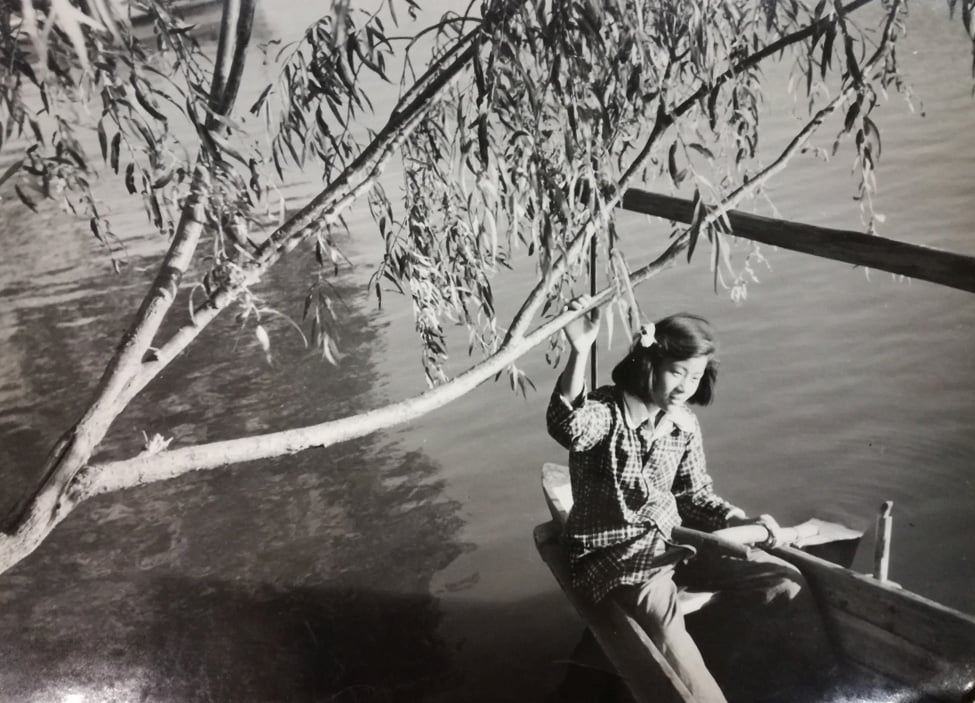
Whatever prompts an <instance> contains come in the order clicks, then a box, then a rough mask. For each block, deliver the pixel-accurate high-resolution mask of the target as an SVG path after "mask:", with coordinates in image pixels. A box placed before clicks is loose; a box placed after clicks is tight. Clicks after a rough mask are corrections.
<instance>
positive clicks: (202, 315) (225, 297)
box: [122, 28, 482, 402]
mask: <svg viewBox="0 0 975 703" xmlns="http://www.w3.org/2000/svg"><path fill="white" fill-rule="evenodd" d="M481 31H482V28H478V29H476V30H472V31H471V32H469V33H468V34H467V35H465V36H464V38H463V39H462V40H461V42H459V43H458V45H457V47H456V50H452V51H450V52H448V53H447V54H445V55H444V56H443V57H441V60H440V61H438V62H437V63H436V64H434V65H432V66H430V67H429V68H428V70H427V71H426V72H425V73H424V75H423V76H422V77H421V78H420V80H419V84H420V85H422V86H424V87H423V89H422V90H419V91H412V90H411V91H410V93H409V95H410V96H412V97H411V99H410V101H409V103H408V104H407V105H406V106H405V107H397V108H395V109H394V110H393V112H392V113H391V116H390V120H389V121H388V122H387V123H386V126H385V127H383V129H382V131H380V133H379V134H378V135H377V136H376V138H375V139H374V140H373V141H372V142H371V143H370V144H369V146H368V147H367V148H366V149H365V150H363V152H362V154H360V155H359V156H358V157H357V158H356V160H355V161H353V162H352V163H351V164H349V166H347V167H346V168H345V169H344V170H343V172H342V173H341V174H340V175H339V176H338V178H336V180H334V181H332V183H330V184H329V185H328V187H326V188H325V189H324V190H323V191H322V192H321V193H319V194H318V195H317V196H315V198H313V199H312V200H311V201H310V202H309V203H308V204H307V205H305V207H303V208H302V209H301V210H300V211H298V212H297V213H295V215H294V216H293V217H291V218H290V219H289V220H288V221H287V222H285V223H284V224H283V225H281V226H280V227H278V229H276V230H275V231H274V232H272V233H271V235H270V236H269V237H268V239H267V240H265V242H264V244H262V246H261V248H260V250H259V251H258V253H257V261H255V262H253V263H252V264H250V265H248V266H247V267H246V268H245V269H244V270H243V276H242V277H241V278H240V279H239V280H238V281H237V282H236V283H235V284H233V285H227V286H223V287H221V288H219V289H217V290H216V291H214V292H213V294H212V295H211V296H210V298H209V299H208V300H207V301H205V302H204V303H202V304H201V305H200V306H199V307H197V309H196V310H195V311H194V313H193V321H192V322H190V323H189V324H187V325H184V326H183V327H181V328H180V329H179V330H177V331H176V332H175V333H174V334H173V336H172V337H171V338H170V339H169V340H167V341H166V342H165V343H164V344H162V345H160V346H159V347H158V348H157V349H156V352H155V354H154V355H153V358H152V359H149V360H147V361H146V362H145V363H144V364H143V366H142V368H141V370H140V372H139V374H138V375H137V376H135V377H134V378H133V379H132V380H131V382H130V383H129V384H128V386H127V387H126V388H125V389H124V390H123V392H122V397H123V398H124V399H125V401H126V402H127V401H128V400H131V399H132V398H133V397H135V395H137V394H138V393H139V391H141V390H142V389H143V388H144V387H145V386H146V385H147V384H148V383H149V382H150V381H151V380H152V379H153V378H155V377H156V376H157V375H158V374H159V372H160V371H162V370H163V369H164V368H166V366H167V365H168V364H169V363H170V362H171V361H172V360H173V359H174V358H176V357H177V356H178V355H179V354H180V353H181V352H182V351H183V350H184V349H186V347H187V346H189V344H190V343H192V341H193V340H194V339H196V337H197V336H198V335H199V334H200V332H202V331H203V330H204V329H205V328H206V326H207V325H209V324H210V323H211V322H212V321H213V320H214V319H216V317H217V316H218V315H219V314H220V312H221V311H223V310H224V309H225V308H226V307H227V306H228V305H230V304H231V303H232V302H233V301H234V300H236V299H237V296H238V295H239V294H240V292H241V291H242V290H244V289H245V288H246V287H248V286H250V285H253V284H254V283H256V282H257V281H258V280H260V278H261V276H263V275H264V273H265V272H266V271H267V270H268V268H270V267H271V266H272V265H273V264H275V263H276V262H277V261H278V260H279V259H280V258H281V256H283V255H284V254H285V253H287V252H288V251H291V250H293V249H294V248H295V247H296V246H298V244H300V243H301V242H302V241H303V240H305V239H307V238H308V237H309V236H311V235H312V234H313V233H315V232H316V231H318V229H319V228H321V227H322V226H324V225H327V224H330V223H333V222H336V221H338V218H339V215H340V214H341V213H342V212H343V211H344V210H345V209H346V208H347V207H348V206H349V205H351V204H352V203H353V202H354V201H355V200H356V199H357V198H358V197H360V196H361V195H362V194H364V193H365V192H367V191H368V190H369V189H371V188H372V187H373V186H374V185H375V183H376V180H377V178H378V177H379V175H380V174H381V172H382V170H383V169H384V168H385V166H386V164H387V163H388V162H389V159H390V158H392V155H393V154H394V153H395V152H396V150H397V149H398V148H399V147H400V146H401V145H402V143H403V142H404V141H405V140H406V139H407V138H408V137H409V135H410V134H411V133H412V132H413V130H414V129H415V128H416V126H417V125H418V124H419V123H420V122H421V121H422V120H423V118H424V117H425V115H426V111H427V109H428V108H429V107H430V106H432V105H433V104H434V103H435V102H436V101H437V100H438V99H439V97H440V96H441V95H442V93H443V91H444V90H446V88H447V86H448V85H449V84H450V83H451V82H452V81H453V80H454V79H455V78H456V77H457V75H458V74H459V72H460V70H461V69H462V68H463V67H464V65H465V64H466V63H467V62H469V61H470V59H471V57H472V56H473V52H474V51H475V49H476V46H475V43H474V39H475V38H476V36H477V34H478V33H479V32H481ZM448 60H449V63H447V61H448Z"/></svg>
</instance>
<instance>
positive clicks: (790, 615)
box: [547, 298, 832, 703]
mask: <svg viewBox="0 0 975 703" xmlns="http://www.w3.org/2000/svg"><path fill="white" fill-rule="evenodd" d="M586 304H587V299H586V298H580V299H578V300H577V301H573V303H572V304H571V307H572V308H573V309H580V307H582V306H585V305H586ZM598 331H599V316H598V309H597V310H595V311H593V312H592V313H590V315H588V316H586V315H584V316H582V317H580V318H579V319H577V320H576V321H574V322H573V323H571V324H570V325H568V326H567V327H566V328H565V333H566V336H567V337H568V340H569V345H570V352H569V360H568V362H567V364H566V367H565V370H564V371H563V372H562V374H561V375H560V376H559V379H558V383H557V384H556V388H555V390H554V392H553V394H552V398H551V400H550V403H549V407H548V412H547V423H548V430H549V433H550V434H551V435H552V437H553V438H554V439H555V440H556V441H558V442H559V443H560V444H561V445H562V446H563V447H565V448H566V449H568V450H569V470H570V474H571V479H572V488H573V498H574V503H573V508H572V511H571V513H570V515H569V519H568V523H567V524H566V531H565V538H566V541H567V545H568V548H569V558H570V568H571V573H572V579H573V583H574V586H575V587H576V589H577V590H578V591H580V592H581V593H583V594H584V595H585V596H586V597H588V598H590V599H592V600H593V601H597V602H598V601H601V600H603V599H604V598H611V599H613V600H615V601H617V602H618V603H619V604H620V605H621V606H622V607H623V608H624V609H625V610H627V611H628V612H629V613H631V614H632V615H633V616H634V618H635V619H636V620H637V621H638V622H639V623H640V624H641V625H642V626H643V628H644V629H645V630H646V632H647V634H648V635H649V637H650V638H651V639H652V640H653V642H654V643H655V644H656V645H657V647H658V648H659V649H660V651H661V652H662V653H663V655H664V656H665V657H666V658H667V660H668V661H669V662H670V664H671V666H672V667H673V668H674V671H675V672H676V673H677V674H678V676H680V678H681V679H682V681H683V682H684V683H685V684H686V686H687V687H688V689H689V690H690V691H691V693H692V694H694V696H695V699H696V700H698V701H701V702H702V703H705V702H706V703H712V702H716V703H722V702H724V701H725V700H726V697H725V692H728V693H729V697H731V694H732V693H734V699H737V700H748V701H750V702H754V701H758V700H763V699H767V700H780V701H786V700H788V701H792V700H798V698H797V697H796V696H798V695H799V694H800V692H799V690H798V688H799V687H801V686H803V685H804V684H803V683H802V682H801V680H800V679H801V678H802V677H803V676H802V674H800V673H799V672H803V671H804V670H807V669H808V668H809V667H814V671H817V672H821V671H822V668H823V666H830V665H831V664H832V657H831V654H830V653H829V651H828V643H827V642H826V639H825V635H824V634H823V630H822V626H821V623H820V621H819V616H818V613H817V611H816V606H815V603H814V602H813V601H812V600H811V597H810V596H809V594H808V591H807V589H805V588H804V585H805V584H804V582H803V579H802V576H801V574H800V573H799V572H798V570H797V569H795V568H794V567H792V566H791V565H789V564H787V563H786V562H784V561H782V560H780V559H777V558H775V557H773V556H770V555H768V554H766V553H765V552H761V551H759V550H754V551H755V554H754V556H752V557H750V558H749V559H747V560H746V559H741V558H733V557H726V556H721V557H710V556H709V557H708V558H704V555H700V556H698V557H696V558H692V559H691V560H690V561H689V562H688V563H687V564H680V562H682V561H684V560H685V559H686V557H687V556H688V555H691V554H693V550H690V549H688V548H686V547H682V546H680V545H676V544H674V543H673V542H671V541H670V540H671V531H672V529H673V528H674V527H675V526H677V525H680V524H682V523H683V524H685V525H687V526H689V527H694V528H697V529H703V530H709V531H710V530H714V529H719V528H723V527H731V526H735V525H742V524H752V523H760V524H763V525H765V526H766V527H767V531H768V534H769V542H768V544H769V545H774V544H775V541H776V536H777V531H778V526H777V524H776V523H775V521H774V520H773V519H772V518H771V517H770V516H767V515H765V516H762V517H759V518H749V517H748V516H746V514H745V512H744V511H743V510H742V509H741V508H738V507H736V506H734V505H732V504H731V503H729V502H728V501H726V500H724V499H723V498H721V497H719V496H718V495H717V494H715V492H714V489H713V483H712V480H711V477H710V475H709V474H708V471H707V466H706V463H705V458H704V449H703V444H702V441H701V428H700V425H699V424H698V421H697V418H696V417H695V415H694V413H693V412H692V411H691V410H690V409H689V407H688V405H693V404H699V405H706V404H708V403H710V402H711V399H712V397H713V395H714V386H715V382H716V380H717V362H716V360H715V358H714V355H715V353H716V351H717V344H716V342H715V338H714V332H713V330H712V328H711V325H710V324H709V323H708V322H707V321H706V320H704V319H703V318H701V317H698V316H696V315H690V314H686V313H682V314H677V315H671V316H670V317H667V318H664V319H663V320H660V321H659V322H658V323H657V324H656V325H650V326H647V327H645V328H644V329H643V330H641V333H640V334H639V335H638V337H637V339H636V340H635V341H634V344H633V346H632V348H631V349H630V351H629V353H628V354H627V355H626V357H625V358H624V359H623V360H622V361H620V362H619V364H617V366H616V367H615V368H614V369H613V374H612V379H613V384H612V385H607V386H603V387H601V388H599V389H596V390H593V391H592V392H589V391H588V390H587V389H586V387H585V380H584V379H585V372H586V365H587V362H588V359H589V353H590V349H591V347H592V344H593V342H594V341H595V339H596V336H597V334H598ZM678 564H680V565H678ZM675 581H676V583H675ZM688 581H693V582H694V583H693V584H689V583H686V582H688ZM678 584H681V585H693V586H694V588H695V589H699V590H717V591H719V595H718V596H717V597H716V598H715V599H714V600H713V601H712V602H713V603H714V606H713V607H712V606H711V605H709V606H708V607H707V608H706V610H709V611H711V612H710V613H709V614H708V616H707V620H708V621H709V622H708V623H707V627H706V628H705V629H704V630H702V632H701V633H700V634H699V635H697V637H696V638H692V637H691V635H690V634H689V633H688V630H687V628H686V627H685V622H684V617H683V615H682V613H681V611H680V608H679V607H678V606H677V600H676V599H677V585H678ZM798 635H801V637H797V636H798ZM800 639H801V640H802V643H800V644H799V645H798V646H795V644H796V642H795V641H796V640H800ZM702 651H703V655H702ZM706 662H707V663H706ZM752 668H754V669H755V670H751V669H752ZM770 669H771V670H772V673H773V675H772V676H763V675H762V674H763V672H768V671H769V670H770ZM716 677H717V679H718V680H720V681H721V682H722V684H721V686H719V685H718V683H717V681H716ZM722 687H724V688H725V691H724V692H723V691H722Z"/></svg>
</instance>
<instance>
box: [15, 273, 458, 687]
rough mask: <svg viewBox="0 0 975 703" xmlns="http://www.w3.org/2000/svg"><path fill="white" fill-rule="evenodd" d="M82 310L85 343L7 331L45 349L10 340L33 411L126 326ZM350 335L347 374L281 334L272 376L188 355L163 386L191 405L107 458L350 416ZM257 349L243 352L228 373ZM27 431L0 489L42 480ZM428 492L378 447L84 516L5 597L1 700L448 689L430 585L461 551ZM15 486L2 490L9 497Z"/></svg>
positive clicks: (356, 378)
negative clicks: (33, 471) (95, 346)
mask: <svg viewBox="0 0 975 703" xmlns="http://www.w3.org/2000/svg"><path fill="white" fill-rule="evenodd" d="M304 273H308V272H307V271H306V272H304ZM299 278H300V277H299ZM92 284H93V285H100V284H101V282H99V281H92ZM339 292H340V293H341V292H342V291H341V289H340V290H339ZM345 292H346V293H348V291H345ZM83 300H84V301H85V303H86V305H85V307H84V308H83V309H82V310H81V311H80V312H81V314H82V315H83V316H85V317H88V318H90V319H91V322H90V323H89V324H87V325H85V326H79V327H70V328H67V329H64V328H61V327H59V326H58V325H57V324H55V323H54V321H53V318H56V317H57V315H58V314H59V312H58V306H56V305H52V306H48V307H44V306H38V307H32V308H29V309H27V310H26V312H25V314H26V315H27V317H28V318H33V317H35V316H36V317H38V318H39V319H27V320H20V323H19V328H20V329H22V330H23V329H30V330H34V331H39V330H42V331H43V332H44V336H43V338H42V339H37V338H31V339H27V338H25V337H24V336H23V335H14V337H13V340H12V341H13V343H14V345H16V347H17V348H18V351H19V358H20V359H22V361H23V363H24V366H23V372H24V373H25V378H29V379H31V383H32V384H34V385H33V386H32V387H31V388H30V392H34V393H39V394H40V395H39V396H38V397H46V398H54V397H57V392H56V388H55V386H56V383H57V382H58V380H59V379H63V378H64V376H63V374H67V375H68V377H75V378H78V377H81V378H90V377H91V376H90V374H91V372H92V370H93V369H92V368H86V367H84V364H86V363H92V364H94V363H97V361H95V360H94V359H93V360H92V361H91V362H85V361H83V359H82V357H81V356H79V357H75V356H73V355H72V354H71V353H70V349H71V348H72V347H74V346H75V345H77V346H82V347H83V345H87V344H88V343H90V342H92V341H94V340H93V339H92V338H95V339H97V338H98V337H100V336H101V335H102V334H105V328H106V327H112V326H113V324H114V321H113V311H114V312H117V310H119V309H123V310H124V309H125V305H124V303H122V304H121V308H119V307H117V304H118V303H119V301H113V304H112V305H106V304H105V303H104V302H99V301H104V300H105V298H94V299H90V298H85V299H83ZM224 324H225V327H224V328H223V329H221V328H220V326H219V325H218V326H217V328H216V329H214V330H211V331H209V333H208V334H210V335H211V336H210V337H208V338H207V339H203V340H201V348H202V349H203V350H204V352H203V353H204V355H205V356H206V357H207V358H208V359H209V355H210V354H212V353H213V347H214V346H215V345H218V344H226V341H225V340H227V339H228V338H232V332H233V328H232V325H230V324H229V323H226V322H225V323H224ZM228 328H229V329H228ZM344 329H345V330H346V333H345V335H344V338H343V345H344V349H345V350H347V352H348V353H349V354H350V357H351V358H350V362H349V363H348V364H345V365H344V366H343V367H342V368H341V369H340V370H337V369H334V368H332V367H330V366H328V365H326V364H324V362H322V361H321V360H320V359H314V358H309V356H308V354H307V353H306V352H304V350H303V348H301V346H300V344H294V345H292V346H289V344H288V341H287V336H286V335H284V334H281V335H276V337H275V339H276V340H277V341H278V342H279V343H278V344H277V346H276V347H275V353H276V355H277V357H278V359H279V362H278V363H277V365H276V366H275V367H273V368H270V369H268V368H261V364H262V363H264V362H263V361H260V362H258V363H256V364H253V365H249V364H241V363H240V362H239V358H240V357H239V356H234V355H233V354H229V353H228V354H226V355H225V356H224V357H222V358H224V359H225V361H224V362H219V361H217V362H215V363H209V362H208V363H207V364H206V365H205V366H201V365H200V359H199V358H198V357H197V356H195V354H194V353H191V354H189V355H188V356H187V357H186V358H185V359H181V360H180V361H179V362H178V364H176V365H175V366H174V368H173V369H171V370H170V372H169V375H168V378H169V379H179V381H180V386H183V385H184V384H185V387H187V388H189V389H190V392H189V393H188V394H186V395H183V394H180V395H176V394H173V393H172V391H171V384H169V383H167V382H165V381H163V382H162V383H159V384H156V385H154V386H152V388H151V389H150V390H148V391H147V393H146V395H145V397H143V398H141V399H140V400H139V402H138V403H137V404H135V405H133V407H132V408H130V410H129V411H127V412H126V413H125V415H124V416H123V417H122V418H121V419H120V421H119V425H118V428H117V431H116V433H115V434H114V435H112V437H110V438H109V441H108V445H109V449H110V450H111V451H120V450H121V451H123V452H124V451H131V450H133V449H135V448H136V447H135V444H136V443H137V441H138V435H137V433H136V432H135V431H134V428H137V427H145V428H148V429H150V430H151V431H160V432H162V433H163V434H165V435H166V436H170V435H172V434H176V435H178V436H179V440H180V442H187V443H191V442H195V441H205V440H207V439H214V438H216V437H217V436H232V435H236V434H239V433H241V432H243V431H263V430H267V429H272V428H273V427H275V426H286V425H290V424H293V423H294V422H297V421H300V420H303V421H305V422H311V421H315V420H323V419H326V418H327V417H329V416H334V415H340V414H346V413H351V412H355V411H357V410H361V409H363V408H364V407H366V406H367V404H369V403H370V402H372V399H371V384H372V381H373V376H374V373H375V370H374V366H373V363H372V356H373V353H374V351H373V350H379V349H381V344H380V343H379V340H378V335H377V332H378V330H377V327H376V324H375V322H374V321H373V320H372V319H371V316H370V315H367V314H363V313H361V312H358V311H355V310H350V311H349V314H348V315H347V317H346V319H345V323H344ZM74 337H77V339H75V338H74ZM68 339H71V340H72V341H71V343H70V344H68V343H67V342H68ZM251 346H255V345H254V344H253V343H252V342H250V341H249V340H243V339H242V340H240V341H239V342H238V350H237V353H238V354H239V355H241V356H244V357H246V356H247V355H248V347H251ZM228 351H229V350H228ZM254 356H255V357H257V358H258V359H259V358H260V355H259V354H257V353H256V349H255V350H254ZM241 389H246V391H247V392H246V393H242V392H240V391H241ZM235 391H236V392H235ZM77 395H79V394H78V393H72V396H71V397H75V396H77ZM335 398H341V399H342V401H341V402H340V403H333V402H331V401H332V399H335ZM67 414H68V415H69V416H70V412H68V413H67ZM38 417H39V416H37V415H34V416H31V418H30V419H28V418H27V417H24V416H21V417H19V418H17V417H16V416H14V417H13V419H11V420H10V422H11V424H12V427H11V428H10V429H11V431H10V432H9V433H7V434H6V435H5V436H6V437H8V438H11V437H18V435H19V438H20V439H21V440H28V441H19V442H7V441H5V443H4V446H5V453H7V452H10V454H11V455H10V457H9V459H10V460H9V461H5V462H4V463H3V465H2V466H3V469H7V468H8V467H16V468H17V469H19V470H21V471H22V470H24V469H25V468H28V467H32V466H34V465H36V464H35V462H36V461H37V459H38V458H39V457H40V456H41V455H42V452H43V450H44V448H45V447H46V446H47V444H48V442H49V441H50V437H47V436H46V433H44V432H40V431H38V430H36V429H33V430H32V429H30V428H31V427H32V426H33V427H37V425H36V424H35V423H37V422H39V420H38ZM61 419H64V418H61ZM159 422H165V423H169V424H167V425H165V426H160V425H158V424H154V423H159ZM21 423H22V424H21ZM58 424H59V423H54V424H46V426H47V427H57V426H58ZM18 425H20V426H19V427H18ZM5 458H6V457H5ZM5 474H6V471H5ZM437 474H438V468H437V467H436V466H435V465H433V464H432V463H431V462H430V461H429V459H427V458H426V457H425V456H424V455H423V453H422V452H418V451H412V452H404V451H403V450H401V449H400V448H399V447H398V446H397V444H396V443H395V442H390V441H389V440H383V439H382V438H379V437H373V438H367V439H362V440H357V441H354V442H349V443H345V444H342V445H341V446H337V447H333V448H330V449H327V450H321V451H312V452H306V453H303V454H302V455H300V456H298V457H292V458H282V459H278V460H275V461H270V462H262V463H261V464H260V465H259V466H242V467H239V468H234V469H232V470H227V471H218V472H214V473H212V474H209V475H200V476H190V477H187V478H185V479H181V480H179V481H171V482H166V483H162V484H157V485H154V486H150V487H148V488H145V489H139V490H134V491H128V492H126V493H123V494H121V495H118V496H108V497H103V498H98V499H95V500H93V501H90V502H89V503H87V504H84V505H82V506H81V507H80V508H79V509H78V510H76V511H75V513H74V514H73V515H72V516H71V518H69V519H68V520H67V521H66V522H65V523H63V524H62V526H60V527H59V528H58V529H57V530H56V531H55V532H54V534H53V535H52V536H51V537H50V539H49V540H48V541H47V542H46V543H45V544H44V545H43V546H42V547H41V548H40V549H39V550H38V551H37V552H36V553H35V554H34V555H32V556H31V557H30V558H28V559H27V560H26V561H25V562H23V563H22V564H20V565H19V566H18V567H16V568H15V569H14V570H12V571H11V572H10V573H8V574H6V575H5V576H4V577H3V579H2V582H3V588H2V589H0V603H2V609H0V662H2V664H0V681H2V686H0V691H2V692H3V696H4V698H3V700H10V701H15V700H38V701H41V700H51V696H52V692H54V691H67V690H69V689H77V690H78V691H89V692H91V693H92V694H93V695H95V692H96V691H102V693H99V694H97V695H103V694H105V691H108V690H109V689H104V687H109V688H111V687H113V686H114V687H118V686H120V685H122V684H121V683H120V682H123V681H125V680H129V679H131V681H130V685H131V686H135V687H136V688H133V689H132V690H133V691H136V692H138V693H139V695H142V694H144V695H146V696H148V698H147V700H174V701H191V700H200V701H205V700H224V701H235V700H282V701H300V700H321V699H323V698H326V699H332V697H333V696H334V697H335V698H334V700H377V701H378V700H383V701H386V700H402V701H410V700H417V699H419V698H421V697H423V696H422V695H421V694H424V693H430V692H431V691H434V690H436V688H437V687H438V685H439V682H440V680H441V679H442V678H443V676H444V672H446V671H448V670H449V666H448V663H447V657H448V652H447V650H446V649H445V646H444V644H443V643H442V641H441V639H440V638H439V637H438V635H437V626H438V623H439V620H440V614H439V608H438V606H437V602H436V600H435V599H434V598H433V597H432V596H431V595H430V594H429V593H428V584H429V582H430V579H431V577H432V576H433V574H434V573H435V572H437V571H438V570H439V569H441V568H443V566H444V565H446V564H448V563H450V562H451V561H452V560H453V559H454V558H455V557H456V556H458V555H459V554H460V553H461V551H462V550H463V546H462V545H461V544H459V543H458V541H457V538H456V533H457V530H458V529H459V527H460V518H459V517H458V505H457V503H456V502H453V501H450V500H447V499H445V498H444V497H443V495H442V489H443V486H442V481H441V480H439V479H438V478H437ZM16 479H17V477H16V476H15V475H9V474H7V475H4V476H0V480H2V481H4V485H11V481H13V485H16V483H17V480H16ZM25 626H26V627H25ZM343 696H349V697H347V698H346V697H343ZM123 697H124V696H123ZM86 700H88V699H86ZM91 700H99V698H97V697H96V698H93V699H91Z"/></svg>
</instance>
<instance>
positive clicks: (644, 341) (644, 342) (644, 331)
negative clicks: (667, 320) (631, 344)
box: [639, 322, 657, 347]
mask: <svg viewBox="0 0 975 703" xmlns="http://www.w3.org/2000/svg"><path fill="white" fill-rule="evenodd" d="M656 333H657V330H656V328H655V327H654V325H653V323H652V322H650V323H647V324H646V325H644V326H643V327H641V328H640V339H639V342H640V346H641V347H652V346H653V345H654V343H655V342H656V341H657V339H656Z"/></svg>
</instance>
